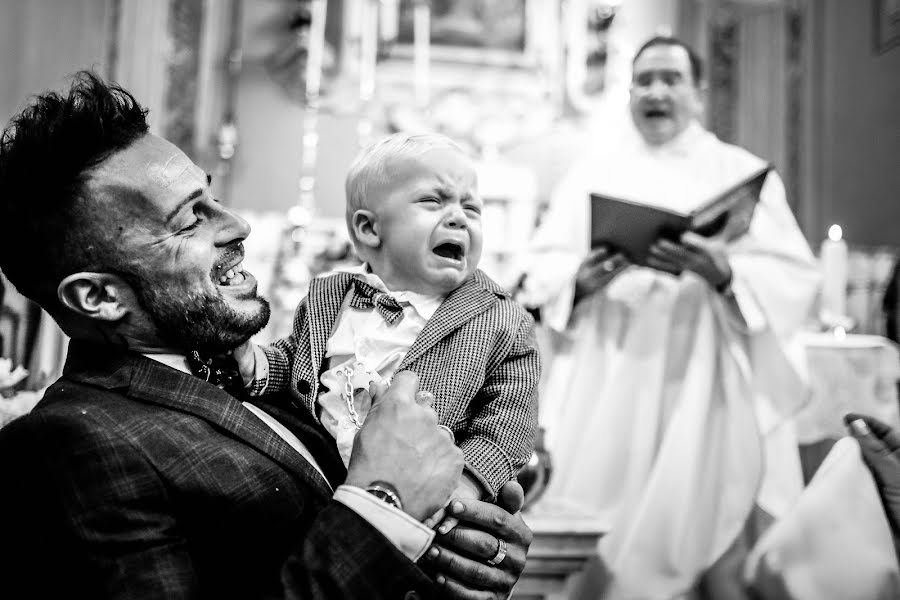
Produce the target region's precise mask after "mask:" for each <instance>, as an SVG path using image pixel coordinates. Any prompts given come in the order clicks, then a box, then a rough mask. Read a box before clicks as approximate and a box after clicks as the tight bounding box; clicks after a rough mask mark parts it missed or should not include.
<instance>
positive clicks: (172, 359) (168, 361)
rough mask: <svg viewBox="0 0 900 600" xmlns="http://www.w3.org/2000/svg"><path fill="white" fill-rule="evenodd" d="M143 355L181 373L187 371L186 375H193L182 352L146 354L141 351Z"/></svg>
mask: <svg viewBox="0 0 900 600" xmlns="http://www.w3.org/2000/svg"><path fill="white" fill-rule="evenodd" d="M143 354H144V356H146V357H147V358H149V359H151V360H155V361H156V362H160V363H162V364H164V365H166V366H167V367H172V368H173V369H176V370H178V371H181V372H182V373H187V374H188V375H193V373H192V372H191V369H190V367H188V361H187V357H185V356H184V355H183V354H147V353H143Z"/></svg>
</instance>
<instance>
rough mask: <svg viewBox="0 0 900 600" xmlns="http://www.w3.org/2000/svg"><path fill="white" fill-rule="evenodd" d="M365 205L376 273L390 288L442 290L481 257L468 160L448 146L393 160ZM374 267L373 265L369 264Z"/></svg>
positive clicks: (471, 167) (478, 208)
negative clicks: (376, 241)
mask: <svg viewBox="0 0 900 600" xmlns="http://www.w3.org/2000/svg"><path fill="white" fill-rule="evenodd" d="M389 172H390V176H389V180H388V183H387V184H385V185H382V186H380V187H379V188H377V189H376V190H375V192H376V197H374V198H369V199H368V202H367V204H368V205H369V207H370V209H371V210H373V211H374V212H375V214H376V220H377V221H376V222H377V225H376V227H377V228H378V233H379V236H380V239H381V245H380V247H379V248H378V249H377V250H376V252H377V253H378V256H379V260H378V262H379V263H380V264H379V265H378V266H379V267H380V270H381V271H382V272H381V273H379V275H380V276H381V278H382V279H383V280H384V281H385V283H386V284H387V285H388V286H389V287H390V288H391V289H395V290H410V291H414V292H418V293H421V294H447V293H449V292H451V291H453V290H454V289H456V288H457V287H459V286H460V285H461V284H462V283H463V282H464V281H465V280H466V279H467V278H468V277H469V276H470V275H471V274H472V273H473V272H474V271H475V268H476V267H477V266H478V261H479V260H480V259H481V208H482V204H481V198H480V197H479V196H478V179H477V176H476V174H475V168H474V165H473V164H472V162H471V161H470V160H469V159H468V158H467V157H466V156H465V155H463V154H462V153H461V152H459V151H457V150H453V149H451V148H437V149H434V150H429V151H428V152H426V153H424V154H422V155H419V156H416V157H414V158H406V159H400V160H395V161H394V162H392V163H391V164H390V166H389ZM373 266H374V265H373Z"/></svg>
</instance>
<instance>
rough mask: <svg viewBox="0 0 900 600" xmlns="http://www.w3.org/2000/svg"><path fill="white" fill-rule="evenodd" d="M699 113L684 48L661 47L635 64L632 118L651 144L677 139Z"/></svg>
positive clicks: (656, 47) (698, 91) (645, 53)
mask: <svg viewBox="0 0 900 600" xmlns="http://www.w3.org/2000/svg"><path fill="white" fill-rule="evenodd" d="M699 112H700V90H699V89H698V82H695V81H694V79H693V76H692V75H691V61H690V57H689V56H688V53H687V51H686V50H685V49H684V48H682V47H681V46H670V45H659V46H651V47H649V48H647V49H646V50H644V52H642V53H641V55H640V56H638V57H637V60H635V61H634V70H633V73H632V78H631V117H632V119H633V120H634V124H635V125H636V126H637V129H638V131H640V133H641V135H642V136H643V137H644V139H645V140H646V141H647V143H648V144H651V145H654V146H658V145H661V144H665V143H666V142H669V141H671V140H672V139H674V138H675V137H676V136H677V135H678V134H679V133H681V132H682V131H684V130H685V128H686V127H687V126H688V125H689V124H690V122H691V121H692V120H693V119H694V118H696V117H697V115H698V114H699Z"/></svg>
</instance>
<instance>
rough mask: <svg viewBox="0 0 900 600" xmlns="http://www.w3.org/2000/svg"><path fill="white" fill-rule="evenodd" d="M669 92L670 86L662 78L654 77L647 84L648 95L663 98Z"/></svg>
mask: <svg viewBox="0 0 900 600" xmlns="http://www.w3.org/2000/svg"><path fill="white" fill-rule="evenodd" d="M668 93H669V86H668V85H666V84H665V83H664V82H663V81H662V80H660V79H654V80H653V81H651V82H650V85H648V86H647V96H648V97H650V98H662V97H663V96H665V95H666V94H668Z"/></svg>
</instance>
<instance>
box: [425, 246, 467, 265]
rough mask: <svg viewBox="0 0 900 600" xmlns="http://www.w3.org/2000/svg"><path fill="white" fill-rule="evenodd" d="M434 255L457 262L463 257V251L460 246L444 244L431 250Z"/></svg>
mask: <svg viewBox="0 0 900 600" xmlns="http://www.w3.org/2000/svg"><path fill="white" fill-rule="evenodd" d="M432 252H434V253H435V254H437V255H438V256H440V257H442V258H449V259H450V260H455V261H457V262H459V261H462V259H463V257H464V256H465V251H464V250H463V247H462V245H460V244H457V243H455V242H444V243H443V244H438V245H437V246H435V247H434V250H432Z"/></svg>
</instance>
